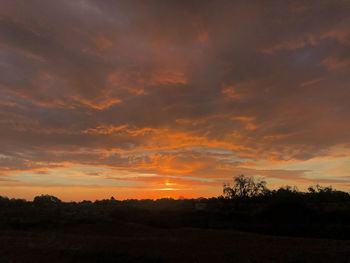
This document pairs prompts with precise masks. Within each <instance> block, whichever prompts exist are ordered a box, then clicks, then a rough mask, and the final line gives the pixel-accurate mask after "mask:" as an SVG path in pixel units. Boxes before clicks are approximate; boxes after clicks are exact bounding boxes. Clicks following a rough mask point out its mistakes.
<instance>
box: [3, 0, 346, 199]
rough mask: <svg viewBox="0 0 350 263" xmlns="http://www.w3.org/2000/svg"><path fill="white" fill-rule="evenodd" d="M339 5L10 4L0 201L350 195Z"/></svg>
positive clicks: (84, 0) (88, 0)
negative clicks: (247, 191)
mask: <svg viewBox="0 0 350 263" xmlns="http://www.w3.org/2000/svg"><path fill="white" fill-rule="evenodd" d="M219 2H220V4H217V3H219ZM343 3H344V1H340V0H339V1H328V3H327V4H322V5H319V3H318V1H305V2H304V1H300V2H299V1H273V2H271V3H270V2H269V4H268V3H267V2H266V1H243V0H242V1H98V0H81V1H71V0H62V1H51V0H49V1H25V0H18V1H14V0H2V1H1V8H0V36H1V37H0V146H1V147H0V195H2V196H8V197H16V198H26V199H28V200H31V199H33V197H34V196H36V195H39V194H51V195H54V196H57V197H58V198H60V199H62V200H65V201H69V200H76V201H78V200H84V199H89V200H95V199H102V198H109V197H110V196H114V197H115V198H116V199H128V198H137V199H142V198H153V199H155V198H162V197H172V198H179V197H185V198H192V197H201V196H203V197H211V196H218V195H221V194H222V184H223V183H225V182H230V181H231V180H232V177H233V176H236V175H239V174H245V175H247V176H257V177H264V178H265V179H266V181H267V183H268V186H269V187H271V188H274V187H278V186H281V185H296V186H298V187H299V189H300V190H303V189H306V187H307V186H309V185H315V184H321V185H332V186H333V187H334V188H335V189H339V190H345V191H349V190H350V16H349V9H346V8H344V4H343Z"/></svg>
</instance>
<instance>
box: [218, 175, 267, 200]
mask: <svg viewBox="0 0 350 263" xmlns="http://www.w3.org/2000/svg"><path fill="white" fill-rule="evenodd" d="M233 182H234V184H233V185H232V186H231V185H230V184H224V185H223V193H224V196H225V197H227V198H231V199H233V198H248V197H255V196H259V195H262V194H266V193H267V192H268V191H269V190H268V189H267V187H266V181H264V180H262V179H254V178H253V177H246V176H245V175H243V174H241V175H238V176H236V177H234V178H233Z"/></svg>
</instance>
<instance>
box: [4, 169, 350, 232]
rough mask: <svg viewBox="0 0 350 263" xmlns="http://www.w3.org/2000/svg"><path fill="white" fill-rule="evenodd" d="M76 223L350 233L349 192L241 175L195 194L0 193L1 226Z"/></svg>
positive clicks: (74, 225)
mask: <svg viewBox="0 0 350 263" xmlns="http://www.w3.org/2000/svg"><path fill="white" fill-rule="evenodd" d="M80 224H90V225H91V226H92V227H94V226H96V227H97V226H98V225H101V224H107V225H108V224H119V225H128V224H138V225H146V226H150V227H157V228H159V227H161V228H178V227H196V228H220V229H226V228H233V229H237V230H240V231H250V232H259V233H265V234H274V235H287V236H306V237H327V238H337V239H349V238H350V195H349V193H346V192H342V191H337V190H334V189H333V188H332V187H330V186H328V187H323V186H319V185H316V186H312V187H309V189H308V191H307V192H301V191H298V189H297V188H296V187H290V186H285V187H280V188H279V189H276V190H269V189H268V188H267V186H266V182H264V181H262V180H256V179H254V178H251V177H245V176H243V175H241V176H237V177H235V178H234V181H233V184H232V185H228V184H226V185H224V186H223V195H222V196H219V197H213V198H198V199H183V200H175V199H168V198H164V199H158V200H151V199H144V200H135V199H131V200H123V201H121V200H116V199H115V198H114V197H111V198H109V199H104V200H96V201H94V202H92V201H82V202H62V201H61V200H59V199H58V198H57V197H54V196H50V195H41V196H37V197H35V198H34V200H33V201H26V200H23V199H9V198H6V197H0V226H2V227H5V228H12V229H23V230H27V229H42V228H54V229H59V228H67V227H68V228H69V227H76V226H78V225H80Z"/></svg>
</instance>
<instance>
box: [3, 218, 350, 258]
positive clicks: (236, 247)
mask: <svg viewBox="0 0 350 263" xmlns="http://www.w3.org/2000/svg"><path fill="white" fill-rule="evenodd" d="M0 235H1V236H0V247H1V250H0V262H177V263H178V262H334V263H335V262H350V241H349V240H330V239H311V238H294V237H293V238H291V237H280V236H269V235H260V234H253V233H245V232H239V231H234V230H229V229H225V230H218V229H200V228H173V229H164V228H156V227H150V226H143V225H139V224H133V223H130V224H127V223H126V224H122V225H111V224H95V225H93V226H91V225H89V224H81V225H75V226H73V227H61V228H59V229H50V230H35V231H34V230H1V231H0Z"/></svg>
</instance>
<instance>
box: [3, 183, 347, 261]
mask: <svg viewBox="0 0 350 263" xmlns="http://www.w3.org/2000/svg"><path fill="white" fill-rule="evenodd" d="M11 262H13V263H15V262H33V263H35V262H51V263H53V262H126V263H127V262H146V263H147V262H176V263H180V262H193V263H194V262H216V263H219V262H316V263H319V262H332V263H338V262H350V195H349V194H348V193H343V192H339V191H331V190H327V191H319V192H313V191H311V192H310V193H301V192H297V191H291V190H290V189H280V190H278V191H276V192H270V193H268V194H265V195H258V196H252V197H241V198H239V197H234V198H223V197H219V198H209V199H204V198H200V199H185V200H174V199H158V200H124V201H118V200H115V199H114V198H113V197H112V198H110V199H104V200H96V201H95V202H91V201H82V202H62V201H60V200H59V199H58V198H56V197H53V196H48V195H42V196H38V197H35V198H34V200H33V201H26V200H21V199H8V198H3V197H0V263H11Z"/></svg>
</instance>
